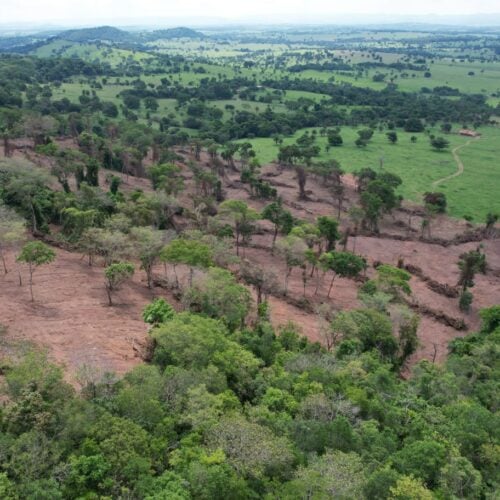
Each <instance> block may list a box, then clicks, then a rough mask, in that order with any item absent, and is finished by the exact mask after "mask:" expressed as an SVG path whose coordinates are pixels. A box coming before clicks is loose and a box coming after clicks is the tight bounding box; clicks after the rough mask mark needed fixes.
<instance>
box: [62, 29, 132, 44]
mask: <svg viewBox="0 0 500 500" xmlns="http://www.w3.org/2000/svg"><path fill="white" fill-rule="evenodd" d="M56 38H58V39H61V40H67V41H69V42H80V43H85V42H95V41H107V42H122V43H123V42H132V41H135V39H136V38H135V36H134V35H132V34H131V33H129V32H128V31H124V30H120V29H118V28H114V27H113V26H99V27H96V28H82V29H73V30H67V31H63V32H62V33H59V35H57V37H56Z"/></svg>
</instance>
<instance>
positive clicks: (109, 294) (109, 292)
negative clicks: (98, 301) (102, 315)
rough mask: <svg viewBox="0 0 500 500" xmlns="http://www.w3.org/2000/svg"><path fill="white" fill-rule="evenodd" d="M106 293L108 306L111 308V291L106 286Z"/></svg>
mask: <svg viewBox="0 0 500 500" xmlns="http://www.w3.org/2000/svg"><path fill="white" fill-rule="evenodd" d="M106 293H107V294H108V305H109V306H110V307H111V306H112V305H113V301H112V300H111V289H110V288H109V286H107V285H106Z"/></svg>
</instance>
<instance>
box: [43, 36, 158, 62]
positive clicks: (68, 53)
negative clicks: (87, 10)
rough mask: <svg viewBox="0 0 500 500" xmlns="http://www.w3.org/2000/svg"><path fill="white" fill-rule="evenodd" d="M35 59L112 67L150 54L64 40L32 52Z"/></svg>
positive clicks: (145, 57) (144, 57) (148, 56)
mask: <svg viewBox="0 0 500 500" xmlns="http://www.w3.org/2000/svg"><path fill="white" fill-rule="evenodd" d="M33 54H34V55H36V56H37V57H50V56H54V55H59V56H63V57H75V56H76V57H80V58H82V59H84V60H86V61H95V60H97V59H99V60H100V61H102V62H108V63H109V64H111V65H112V66H117V65H118V64H121V63H124V62H126V61H127V60H134V61H141V60H144V59H148V58H150V57H151V54H147V53H145V52H137V51H132V50H124V49H118V48H115V47H98V46H97V45H95V44H82V43H74V42H68V41H66V40H54V41H53V42H50V43H47V44H45V45H43V46H42V47H40V48H38V49H36V50H35V51H34V52H33Z"/></svg>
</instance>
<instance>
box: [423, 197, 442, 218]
mask: <svg viewBox="0 0 500 500" xmlns="http://www.w3.org/2000/svg"><path fill="white" fill-rule="evenodd" d="M424 203H425V205H426V207H429V206H430V208H431V209H434V211H435V212H436V213H440V214H444V213H445V212H446V195H445V194H444V193H439V192H435V193H431V192H427V193H424Z"/></svg>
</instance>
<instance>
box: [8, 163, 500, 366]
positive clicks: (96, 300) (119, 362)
mask: <svg viewBox="0 0 500 500" xmlns="http://www.w3.org/2000/svg"><path fill="white" fill-rule="evenodd" d="M186 159H188V158H186ZM186 173H187V172H186ZM264 174H272V175H273V177H269V179H270V180H271V182H274V183H276V184H279V187H278V191H279V194H280V195H281V196H282V198H283V200H284V203H285V204H286V205H287V207H288V208H289V209H290V210H291V211H292V212H293V214H294V216H296V217H300V218H303V219H306V220H314V219H315V218H316V216H318V215H326V214H332V215H333V213H334V211H335V210H334V207H333V206H332V205H330V204H329V203H328V202H327V201H326V200H327V198H328V191H327V189H326V188H324V187H323V186H321V185H320V184H319V183H317V182H316V181H315V180H314V179H310V180H309V182H308V185H307V187H308V189H309V195H310V198H311V200H310V201H308V202H304V201H300V202H299V201H298V200H297V187H296V181H295V179H294V174H293V172H291V171H286V170H285V171H283V172H282V173H278V172H277V169H276V167H275V166H273V165H269V166H267V167H265V169H264ZM144 182H145V181H144V180H142V179H134V178H130V183H131V184H130V186H128V185H127V184H124V186H123V188H124V190H125V191H126V190H128V189H130V188H131V187H134V186H135V187H139V186H140V187H142V188H146V185H145V184H144ZM345 183H346V185H347V194H346V196H347V198H348V199H349V200H352V199H353V198H354V197H355V196H356V194H355V193H354V189H353V188H352V187H350V186H352V185H353V183H352V179H351V178H350V176H347V177H346V178H345ZM190 189H192V185H191V182H190V181H188V189H187V190H186V192H185V193H184V194H183V198H184V197H185V198H186V200H189V196H190V195H189V192H190ZM225 189H226V193H227V197H228V198H233V199H245V200H246V201H247V202H248V203H249V204H250V205H251V206H253V207H254V208H256V209H259V210H261V209H262V208H263V206H264V205H265V202H263V201H259V200H254V199H251V198H250V196H249V193H248V192H247V190H246V188H245V186H244V185H241V184H239V182H238V176H237V175H235V174H231V175H230V177H229V179H228V181H227V185H226V188H225ZM406 219H407V215H405V214H404V213H400V212H396V214H395V217H394V219H392V218H391V217H386V219H385V220H384V222H383V224H382V226H381V231H382V232H383V233H384V234H389V235H390V234H393V235H394V237H395V238H396V237H398V236H401V235H404V234H406V232H405V231H404V230H402V229H401V226H400V221H406ZM341 223H342V226H343V227H344V228H345V227H346V225H347V224H348V219H347V217H346V215H345V213H344V214H343V215H342V217H341ZM259 225H260V226H261V228H262V231H260V234H258V235H256V236H255V237H254V238H253V240H252V245H251V246H250V247H248V248H244V249H243V256H244V258H246V259H248V260H250V261H252V262H255V263H256V264H258V265H260V266H262V267H265V268H268V269H273V270H274V272H275V273H276V274H277V275H278V276H282V275H283V273H282V272H281V269H283V261H282V259H280V258H279V257H277V256H273V255H271V253H270V246H271V234H270V232H269V231H268V230H266V227H268V226H266V223H265V222H264V221H262V222H260V223H259ZM412 226H413V227H414V228H415V229H416V228H418V227H419V221H418V218H415V220H414V221H413V222H412ZM465 229H466V226H465V225H464V223H463V222H459V221H455V220H453V219H449V218H448V217H446V216H441V217H439V218H438V219H437V220H436V221H435V222H434V223H433V236H435V237H441V238H448V239H449V238H452V237H454V236H455V235H457V234H460V233H462V232H463V231H464V230H465ZM481 244H483V245H484V250H485V252H486V255H487V257H488V264H489V270H488V273H487V274H486V275H485V276H483V275H479V276H478V277H477V279H476V280H475V281H476V286H475V287H474V289H473V293H474V303H473V307H472V310H471V313H470V314H468V315H464V314H462V313H460V311H459V310H458V304H457V299H454V298H451V299H450V298H447V297H444V296H442V295H439V294H437V293H435V292H433V291H432V290H430V289H429V288H428V287H427V286H426V284H425V282H424V281H422V280H421V279H420V278H418V277H413V278H412V281H411V286H412V290H413V299H412V301H413V302H414V303H418V304H420V305H425V306H427V307H428V308H431V309H433V310H434V311H441V312H443V313H445V314H447V315H448V316H450V317H454V318H463V319H464V320H465V321H466V323H467V325H468V326H469V331H473V330H474V329H475V328H477V327H478V325H479V317H478V310H479V309H481V308H484V307H489V306H492V305H494V304H495V303H498V300H499V299H500V239H496V240H485V241H483V242H481ZM477 245H478V242H473V243H466V244H461V245H451V246H448V247H443V246H441V245H436V244H430V243H424V242H421V241H418V238H415V239H412V240H410V241H400V240H397V239H390V238H389V239H387V238H379V237H369V236H359V237H357V238H351V239H350V240H349V243H348V249H350V250H352V249H354V248H355V250H356V252H357V253H359V254H361V255H363V256H366V257H367V258H368V262H369V264H372V263H373V262H375V261H382V262H386V263H389V264H392V265H396V263H397V262H398V260H400V259H403V261H404V262H405V264H411V265H414V266H418V267H420V268H421V270H422V272H423V273H424V275H426V276H430V277H432V279H434V280H436V281H438V282H440V283H443V284H444V283H447V284H449V285H452V286H453V285H455V283H456V281H457V278H458V267H457V265H456V263H457V261H458V257H459V255H460V254H461V253H463V252H465V251H468V250H471V249H474V248H476V247H477ZM7 260H8V264H9V267H10V268H12V271H11V272H10V273H9V274H7V275H6V276H1V277H0V318H2V321H1V322H2V324H4V325H5V326H6V327H7V329H8V330H7V335H8V337H9V338H12V339H16V340H28V341H31V342H35V343H37V344H39V345H42V346H47V347H48V348H49V351H50V352H51V354H52V356H53V358H54V359H56V360H57V361H59V362H62V363H63V364H64V365H66V367H67V368H68V372H69V373H75V371H78V368H79V367H81V366H82V365H91V366H95V367H98V368H99V369H100V370H102V371H112V372H116V373H119V374H121V373H124V372H126V371H127V370H128V369H130V368H131V367H132V366H134V365H135V364H137V363H139V362H140V354H139V353H140V352H141V351H142V348H143V346H144V343H145V340H146V337H147V327H146V325H145V324H144V323H143V321H142V318H141V311H142V308H143V307H144V306H145V305H146V304H147V303H149V302H150V301H151V300H152V299H153V298H154V297H155V296H159V295H164V296H167V298H168V300H169V301H171V302H173V303H174V305H175V304H176V301H175V299H173V297H172V296H171V295H170V293H169V292H166V291H165V290H163V289H160V288H155V289H153V290H148V289H147V288H146V286H145V276H144V273H143V272H142V271H139V270H137V271H136V274H135V276H134V279H133V281H132V283H131V284H130V285H125V286H124V287H123V289H122V290H121V291H119V292H118V294H117V297H116V302H117V305H116V306H114V307H109V306H108V305H107V299H106V293H105V289H104V284H103V281H104V280H103V274H102V273H103V268H102V267H101V266H100V265H95V266H94V267H89V266H88V265H87V263H86V260H85V259H84V258H82V257H81V255H79V254H78V253H70V252H67V251H64V250H60V249H57V260H56V261H55V262H54V263H53V264H51V265H50V266H47V267H46V268H43V269H40V270H37V271H36V273H35V275H34V283H35V284H34V293H35V298H36V301H35V303H34V304H32V303H31V302H30V301H29V291H28V288H27V286H26V284H25V285H24V286H22V287H20V286H19V285H18V276H17V273H16V272H15V264H14V257H13V255H12V254H9V255H8V256H7ZM163 272H164V271H163V268H162V267H160V266H158V267H157V269H156V273H157V274H159V275H161V274H163ZM371 273H373V270H370V271H369V274H371ZM23 277H24V282H25V283H26V280H27V273H26V270H23ZM302 287H303V283H302V278H301V273H300V271H299V270H297V269H296V270H294V272H293V273H292V275H291V279H290V288H289V296H290V297H291V299H294V300H295V301H297V300H303V296H302V295H303V288H302ZM326 291H327V280H325V282H324V283H323V285H322V287H320V290H319V293H318V295H314V293H313V292H314V283H313V282H312V281H311V282H309V283H308V285H307V288H306V298H307V300H308V302H309V304H310V306H309V308H308V309H307V310H304V309H300V308H299V307H297V306H296V305H294V304H293V303H291V302H290V301H289V300H285V299H284V298H283V297H279V296H274V297H271V300H270V304H271V318H272V322H273V323H274V325H275V326H276V327H279V326H280V325H283V324H285V323H287V322H288V321H294V322H296V323H297V324H298V325H299V327H300V328H301V330H302V333H303V334H304V335H306V336H307V337H308V338H310V339H311V340H313V341H321V340H322V337H321V324H320V321H319V319H318V316H317V315H316V314H315V313H314V309H315V307H316V306H318V305H319V304H321V303H323V302H328V303H331V304H332V305H333V306H334V308H336V309H339V310H340V309H351V308H355V307H359V306H360V305H361V304H360V303H359V301H358V299H357V285H356V284H355V283H354V282H352V281H350V280H343V279H338V280H337V282H336V284H335V286H334V288H333V291H332V296H331V299H330V300H328V299H327V298H326ZM176 307H179V306H178V305H176ZM466 333H467V332H466V331H457V330H455V329H453V328H452V327H450V326H447V325H445V324H443V323H441V322H438V321H436V319H434V318H433V317H432V316H429V315H423V316H422V320H421V323H420V327H419V338H420V341H421V346H420V348H419V349H418V351H417V352H416V354H415V355H414V356H413V358H412V362H414V361H416V360H418V359H421V358H427V359H434V358H435V360H436V361H438V362H440V361H443V360H444V359H445V357H446V353H447V343H448V342H449V341H450V340H451V339H452V338H454V337H456V336H461V335H465V334H466Z"/></svg>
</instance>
